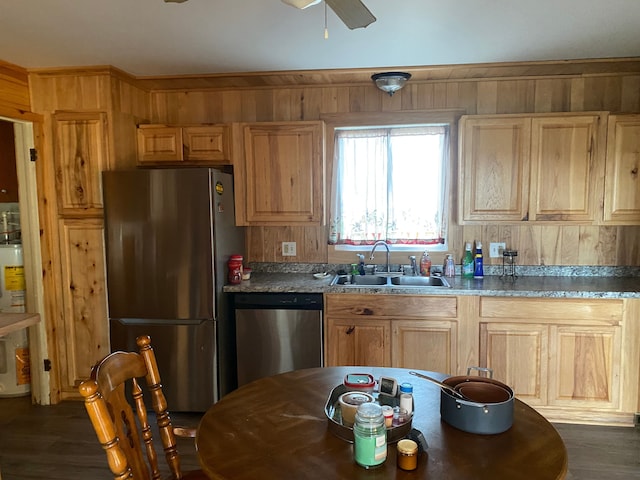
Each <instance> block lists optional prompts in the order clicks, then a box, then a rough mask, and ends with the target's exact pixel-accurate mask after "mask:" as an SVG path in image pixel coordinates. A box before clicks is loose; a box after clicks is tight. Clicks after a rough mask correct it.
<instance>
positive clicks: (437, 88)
mask: <svg viewBox="0 0 640 480" xmlns="http://www.w3.org/2000/svg"><path fill="white" fill-rule="evenodd" d="M446 106H447V83H446V82H436V83H434V84H433V108H445V107H446Z"/></svg>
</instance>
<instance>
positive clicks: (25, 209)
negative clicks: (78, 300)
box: [0, 117, 51, 405]
mask: <svg viewBox="0 0 640 480" xmlns="http://www.w3.org/2000/svg"><path fill="white" fill-rule="evenodd" d="M0 119H1V120H6V121H9V122H12V123H13V130H14V136H15V148H16V172H17V175H18V199H19V208H20V228H21V232H22V235H21V237H22V254H23V259H24V266H25V270H24V275H25V283H26V289H27V290H26V294H25V303H26V305H27V309H28V311H29V312H30V313H38V314H40V322H39V323H38V324H36V325H33V326H31V327H29V352H30V357H31V398H32V400H33V402H34V403H36V404H40V405H50V404H51V395H50V386H49V372H48V371H45V370H44V360H45V359H47V358H49V355H48V348H47V329H46V327H45V325H46V321H45V309H44V288H43V283H42V253H41V250H40V220H39V218H40V217H39V214H38V187H37V181H36V164H35V162H32V161H31V156H30V150H31V149H32V148H34V141H33V123H32V122H26V121H22V120H16V119H13V118H5V117H0Z"/></svg>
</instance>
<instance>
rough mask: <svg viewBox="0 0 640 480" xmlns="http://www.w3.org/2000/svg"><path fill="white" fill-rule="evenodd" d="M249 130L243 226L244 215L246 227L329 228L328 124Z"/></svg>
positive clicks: (240, 198) (239, 195) (240, 206)
mask: <svg viewBox="0 0 640 480" xmlns="http://www.w3.org/2000/svg"><path fill="white" fill-rule="evenodd" d="M243 131H244V134H243V139H244V158H243V159H242V161H243V167H244V168H243V169H242V170H243V171H241V172H240V173H239V175H240V177H241V178H240V180H241V182H242V191H243V192H244V195H243V192H242V191H237V192H236V202H237V203H236V220H237V222H238V223H239V224H243V223H242V216H243V215H242V214H244V222H245V223H244V224H245V225H321V224H323V223H324V205H323V198H324V148H323V145H324V143H323V142H324V135H323V132H324V124H323V123H322V122H286V123H284V122H283V123H271V122H269V123H255V124H245V125H244V127H243ZM238 211H240V213H241V214H240V215H238Z"/></svg>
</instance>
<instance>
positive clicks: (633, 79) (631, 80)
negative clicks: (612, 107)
mask: <svg viewBox="0 0 640 480" xmlns="http://www.w3.org/2000/svg"><path fill="white" fill-rule="evenodd" d="M621 88H622V93H621V94H620V110H621V111H622V112H640V75H626V76H624V77H622V86H621Z"/></svg>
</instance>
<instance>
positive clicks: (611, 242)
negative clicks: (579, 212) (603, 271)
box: [591, 226, 618, 265]
mask: <svg viewBox="0 0 640 480" xmlns="http://www.w3.org/2000/svg"><path fill="white" fill-rule="evenodd" d="M617 244H618V227H614V226H611V227H606V226H605V227H600V228H598V258H597V263H592V264H591V265H617V264H616V248H615V246H616V245H617Z"/></svg>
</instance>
